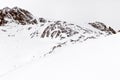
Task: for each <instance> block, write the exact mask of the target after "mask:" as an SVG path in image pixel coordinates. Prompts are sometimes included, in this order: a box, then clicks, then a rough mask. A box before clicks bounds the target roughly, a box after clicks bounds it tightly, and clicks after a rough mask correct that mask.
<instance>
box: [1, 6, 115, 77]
mask: <svg viewBox="0 0 120 80" xmlns="http://www.w3.org/2000/svg"><path fill="white" fill-rule="evenodd" d="M6 18H7V19H6ZM116 33H117V32H116V31H115V30H114V29H112V28H111V27H109V26H107V25H105V24H104V23H101V22H92V23H91V22H90V23H88V24H85V26H79V25H75V24H71V23H68V22H66V21H52V20H47V19H44V18H39V17H38V18H36V17H34V16H33V15H32V14H31V13H30V12H29V11H27V10H24V9H21V8H18V7H14V8H8V7H6V8H3V9H1V10H0V38H1V39H0V65H1V66H0V78H1V77H2V76H5V75H7V74H10V73H11V72H12V71H15V70H16V69H18V68H20V67H24V66H25V65H27V64H29V63H32V62H34V61H37V60H38V61H39V59H41V58H43V57H45V56H47V55H48V54H52V53H54V51H55V50H61V49H60V47H62V49H63V48H64V49H66V48H67V47H69V46H73V47H74V45H76V44H75V43H78V44H79V45H82V44H80V43H81V42H84V41H86V40H90V39H97V38H99V37H106V36H109V35H112V34H116ZM90 43H91V42H90ZM71 44H74V45H71ZM65 46H66V47H65ZM77 48H78V46H76V49H77ZM93 48H94V49H95V48H96V46H95V47H93ZM73 50H74V48H73ZM82 50H83V51H82ZM82 50H80V52H81V53H83V52H84V50H85V51H89V49H86V48H85V49H82ZM63 51H64V50H63ZM66 51H69V50H68V49H66ZM75 51H76V50H75ZM75 51H74V52H75ZM58 52H59V51H58ZM58 52H56V53H58ZM60 52H61V51H60ZM70 52H73V51H70ZM74 52H73V53H74ZM63 53H64V52H63ZM58 54H59V53H58ZM61 55H62V53H61ZM64 55H68V54H64ZM64 55H63V56H64ZM70 55H72V53H70ZM64 57H65V56H64ZM64 57H63V58H64ZM56 58H57V56H56ZM58 59H59V58H58ZM61 59H62V58H61ZM48 60H49V59H48Z"/></svg>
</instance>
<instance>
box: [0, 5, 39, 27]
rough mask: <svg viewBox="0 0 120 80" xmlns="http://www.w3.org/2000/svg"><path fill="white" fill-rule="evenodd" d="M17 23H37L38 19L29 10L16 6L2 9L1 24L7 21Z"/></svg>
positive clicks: (0, 14) (0, 12)
mask: <svg viewBox="0 0 120 80" xmlns="http://www.w3.org/2000/svg"><path fill="white" fill-rule="evenodd" d="M12 22H14V23H17V24H21V25H26V24H37V20H36V19H35V18H34V17H33V15H32V14H31V13H30V12H28V11H27V10H24V9H21V8H18V7H14V8H8V7H6V8H3V9H1V10H0V26H2V25H5V24H7V23H12Z"/></svg>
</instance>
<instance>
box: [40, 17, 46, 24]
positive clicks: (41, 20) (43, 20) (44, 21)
mask: <svg viewBox="0 0 120 80" xmlns="http://www.w3.org/2000/svg"><path fill="white" fill-rule="evenodd" d="M39 22H41V23H46V22H47V21H46V20H45V19H44V18H39Z"/></svg>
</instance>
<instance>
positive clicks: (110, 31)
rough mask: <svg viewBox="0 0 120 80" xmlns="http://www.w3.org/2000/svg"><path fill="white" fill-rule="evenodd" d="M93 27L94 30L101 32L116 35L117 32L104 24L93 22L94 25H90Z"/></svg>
mask: <svg viewBox="0 0 120 80" xmlns="http://www.w3.org/2000/svg"><path fill="white" fill-rule="evenodd" d="M88 24H90V25H91V26H93V27H94V28H96V29H98V30H101V31H106V32H108V33H110V34H116V31H115V30H114V29H113V28H111V27H107V26H106V25H105V24H104V23H101V22H93V23H88Z"/></svg>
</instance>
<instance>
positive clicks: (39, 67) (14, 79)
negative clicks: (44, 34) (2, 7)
mask: <svg viewBox="0 0 120 80" xmlns="http://www.w3.org/2000/svg"><path fill="white" fill-rule="evenodd" d="M119 40H120V34H119V33H118V34H116V35H111V36H108V37H106V38H104V37H101V38H99V39H94V40H88V41H86V42H83V43H77V44H72V45H71V44H68V45H65V46H63V47H62V48H58V49H56V50H55V51H54V52H53V53H52V54H50V55H48V56H46V57H41V58H40V57H39V58H36V59H35V60H31V61H30V62H28V63H26V64H25V65H24V66H20V67H21V68H20V67H17V65H14V69H12V70H10V71H9V72H8V73H5V74H4V75H1V77H0V80H8V79H9V80H33V79H34V80H40V79H42V80H119V79H120V77H119V75H120V68H119V67H120V54H119V53H120V51H119V45H120V43H119ZM46 41H48V40H46ZM11 42H12V41H11ZM35 42H36V43H38V41H35ZM35 42H33V44H31V45H30V44H29V42H27V43H26V42H25V41H24V42H21V43H17V44H20V45H23V44H24V43H25V44H27V45H28V44H29V45H28V46H29V49H28V50H30V51H28V52H29V53H28V52H27V51H26V49H24V48H26V47H28V46H26V45H25V44H24V45H23V46H21V50H20V52H25V53H23V54H21V56H22V55H27V57H29V56H30V57H31V55H32V56H33V54H34V55H35V53H34V52H31V51H38V50H41V49H40V48H41V46H40V45H37V44H35ZM39 42H40V41H39ZM30 43H31V42H30ZM6 44H7V42H6ZM11 44H12V43H10V45H11ZM50 44H51V43H50ZM7 45H9V44H7ZM11 46H12V45H11ZM31 46H33V47H35V46H36V48H33V47H31ZM15 47H16V46H14V48H13V46H12V47H11V49H12V48H13V49H14V50H16V51H18V49H17V48H15ZM31 49H32V50H31ZM33 49H35V50H33ZM46 49H47V48H46ZM46 49H45V50H46ZM5 50H6V47H5ZM7 51H11V50H9V49H8V48H7ZM12 51H13V50H12ZM18 52H19V51H18ZM26 52H27V53H26ZM14 54H15V53H14ZM14 54H13V55H14ZM7 55H9V56H7ZM7 55H4V54H2V55H1V58H0V59H2V58H3V59H5V60H6V58H7V59H8V60H11V59H9V58H10V57H11V56H12V55H11V54H7ZM28 55H29V56H28ZM17 56H18V55H16V56H12V60H15V61H14V62H17V63H18V61H17V60H19V58H20V57H17ZM13 57H14V58H13ZM22 57H23V56H22ZM15 58H17V59H15ZM28 59H29V58H28ZM25 61H26V56H25V58H24V60H23V62H25ZM9 62H10V61H9ZM20 62H21V61H20ZM23 62H22V64H23ZM0 63H1V62H0ZM9 64H11V63H9ZM9 64H8V65H9ZM8 65H6V66H8ZM18 65H19V64H18ZM0 67H1V66H0ZM15 67H16V68H15ZM9 68H10V67H9ZM0 69H2V68H0ZM4 69H5V68H4ZM6 69H7V68H6Z"/></svg>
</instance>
